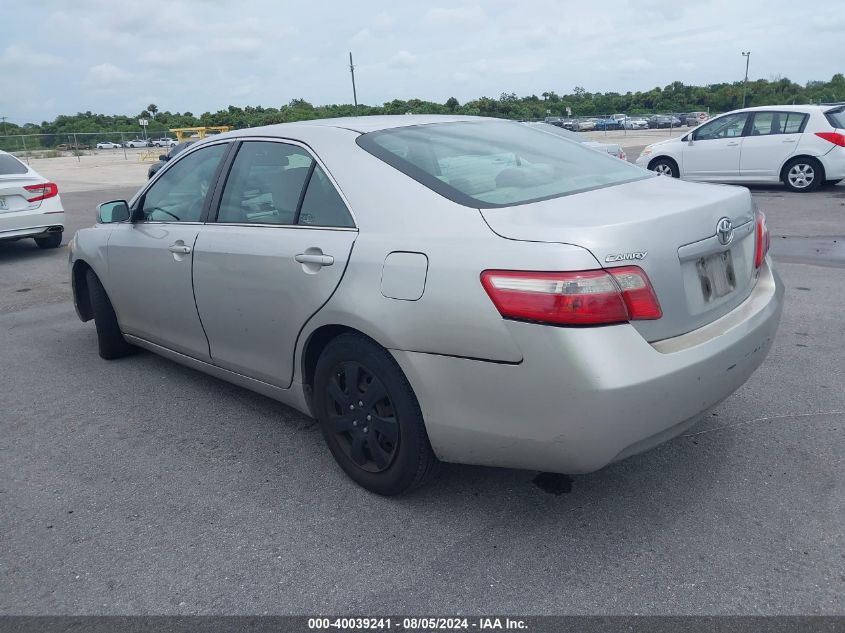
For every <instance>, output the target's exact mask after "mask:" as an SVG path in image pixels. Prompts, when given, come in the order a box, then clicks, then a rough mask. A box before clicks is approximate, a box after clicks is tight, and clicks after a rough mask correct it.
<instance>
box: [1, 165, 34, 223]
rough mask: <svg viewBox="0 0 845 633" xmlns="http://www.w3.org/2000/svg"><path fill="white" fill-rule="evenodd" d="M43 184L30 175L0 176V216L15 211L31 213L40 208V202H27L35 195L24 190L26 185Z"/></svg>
mask: <svg viewBox="0 0 845 633" xmlns="http://www.w3.org/2000/svg"><path fill="white" fill-rule="evenodd" d="M43 182H45V180H44V179H43V178H41V177H40V176H34V175H32V174H5V175H4V174H0V214H3V213H13V212H15V211H33V210H35V209H37V208H38V207H40V206H41V200H36V201H35V202H29V201H28V199H29V198H32V197H35V195H36V194H34V193H32V192H29V191H27V190H26V189H24V187H26V186H27V185H38V184H41V183H43Z"/></svg>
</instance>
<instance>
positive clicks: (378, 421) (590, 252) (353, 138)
mask: <svg viewBox="0 0 845 633" xmlns="http://www.w3.org/2000/svg"><path fill="white" fill-rule="evenodd" d="M98 212H99V222H98V223H97V225H96V226H94V227H93V228H87V229H82V230H80V231H79V232H77V234H76V236H75V237H74V239H73V240H72V242H71V244H70V266H71V279H72V283H73V293H74V300H75V305H76V310H77V313H78V315H79V317H80V318H81V319H82V320H83V321H88V320H90V319H93V320H94V321H95V324H96V329H97V336H98V340H99V351H100V355H101V356H102V357H103V358H116V357H119V356H123V355H126V354H128V353H130V352H131V351H133V349H135V348H136V347H143V348H146V349H148V350H152V351H154V352H156V353H158V354H161V355H163V356H165V357H167V358H170V359H173V360H175V361H177V362H179V363H183V364H185V365H188V366H190V367H194V368H196V369H199V370H201V371H205V372H207V373H209V374H212V375H214V376H217V377H220V378H222V379H224V380H228V381H230V382H232V383H235V384H238V385H241V386H243V387H246V388H248V389H252V390H255V391H257V392H260V393H262V394H265V395H267V396H269V397H271V398H275V399H277V400H280V401H282V402H284V403H286V404H288V405H290V406H292V407H294V408H296V409H298V410H300V411H302V412H304V413H306V414H308V415H311V416H314V417H315V418H316V419H317V420H318V421H319V423H320V426H321V428H322V431H323V434H324V436H325V439H326V442H327V444H328V446H329V448H330V450H331V452H332V453H333V455H334V457H335V458H336V460H337V462H338V463H339V464H340V466H341V468H342V469H343V470H344V471H345V472H346V473H347V474H348V475H349V476H350V477H351V478H352V479H353V480H355V481H356V482H358V483H359V484H360V485H362V486H364V487H365V488H368V489H369V490H371V491H374V492H376V493H379V494H384V495H392V494H398V493H401V492H404V491H406V490H408V489H410V488H412V487H414V486H417V485H419V484H421V483H422V482H424V481H426V480H427V479H428V478H429V477H430V476H431V474H432V473H433V472H434V471H435V469H436V465H437V463H438V461H439V460H442V461H446V462H461V463H468V464H484V465H490V466H504V467H511V468H524V469H534V470H543V471H553V472H561V473H586V472H590V471H593V470H596V469H599V468H601V467H603V466H605V465H606V464H609V463H611V462H614V461H616V460H620V459H623V458H625V457H627V456H629V455H633V454H635V453H639V452H641V451H644V450H646V449H648V448H650V447H652V446H655V445H657V444H659V443H661V442H664V441H666V440H667V439H669V438H671V437H673V436H675V435H678V434H679V433H681V432H682V431H684V430H685V429H686V428H688V427H689V426H691V425H692V424H694V423H695V421H696V420H697V419H698V418H699V416H700V415H701V414H702V413H703V412H705V411H707V410H708V409H710V408H711V407H713V406H714V405H716V404H717V403H718V402H720V401H721V400H723V399H725V398H726V397H727V396H729V395H730V394H731V393H732V392H733V391H734V390H736V389H737V388H738V387H739V386H740V385H742V384H743V383H744V382H745V380H746V379H747V378H748V377H749V376H750V375H751V373H752V372H753V371H754V370H755V369H756V368H757V366H758V365H759V364H760V363H761V362H762V361H763V359H764V358H765V356H766V354H767V352H768V350H769V347H770V346H771V344H772V340H773V338H774V336H775V331H776V329H777V325H778V321H779V319H780V312H781V305H782V299H783V286H782V284H781V282H780V280H779V279H778V277H777V275H776V274H775V273H774V272H773V270H772V267H771V263H770V261H769V259H768V257H767V255H766V252H767V249H768V234H767V230H766V226H765V218H764V217H763V215H762V214H761V213H759V212H757V211H756V209H755V207H754V204H753V203H752V200H751V197H750V195H749V192H748V191H747V190H746V189H743V188H737V187H727V186H713V185H703V184H693V183H687V182H681V181H678V180H675V179H671V178H662V177H659V176H657V175H655V174H653V173H651V172H648V171H646V170H644V169H641V168H638V167H636V166H633V165H630V164H628V163H626V162H623V161H620V160H617V159H615V158H613V157H611V156H608V155H606V154H602V153H599V152H596V151H594V150H591V149H588V148H584V147H582V146H581V145H580V144H578V143H573V142H571V141H568V140H566V139H563V138H560V137H558V136H556V135H553V134H548V133H545V132H542V131H539V130H536V129H533V128H532V127H530V126H526V125H523V124H520V123H516V122H507V121H500V120H495V119H483V118H474V117H438V116H396V117H378V116H374V117H361V118H348V119H335V120H322V121H311V122H304V123H290V124H283V125H275V126H270V127H264V128H258V129H247V130H238V131H235V132H231V133H228V134H223V135H219V136H215V137H214V138H212V139H207V140H205V141H202V142H199V143H197V144H195V145H193V146H191V147H190V148H188V149H187V150H185V151H184V152H183V153H181V154H180V155H179V156H177V157H176V158H175V159H174V160H172V161H169V162H168V163H167V164H166V165H165V166H164V167H163V168H162V169H161V170H160V171H159V173H158V174H156V176H155V177H154V178H153V179H152V180H151V181H150V182H149V183H148V184H147V185H145V186H144V188H143V189H142V190H141V191H139V192H138V193H137V194H136V195H135V197H134V198H132V199H131V200H129V201H128V202H125V201H112V202H108V203H104V204H102V205H100V207H99V210H98ZM118 371H119V366H118ZM174 406H176V403H174Z"/></svg>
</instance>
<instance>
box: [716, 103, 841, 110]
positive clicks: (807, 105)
mask: <svg viewBox="0 0 845 633" xmlns="http://www.w3.org/2000/svg"><path fill="white" fill-rule="evenodd" d="M833 107H835V106H820V105H814V104H811V103H805V104H803V105H776V104H775V105H766V106H754V107H752V108H739V109H738V110H733V112H759V111H760V110H781V111H783V112H807V111H810V110H818V111H819V112H827V111H828V110H830V109H832V108H833Z"/></svg>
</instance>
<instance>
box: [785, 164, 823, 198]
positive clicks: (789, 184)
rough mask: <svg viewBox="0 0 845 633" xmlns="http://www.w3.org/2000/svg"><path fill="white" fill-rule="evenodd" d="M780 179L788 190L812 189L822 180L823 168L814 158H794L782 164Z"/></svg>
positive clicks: (817, 186)
mask: <svg viewBox="0 0 845 633" xmlns="http://www.w3.org/2000/svg"><path fill="white" fill-rule="evenodd" d="M781 180H782V181H783V184H784V185H786V188H787V189H789V190H790V191H796V192H799V193H803V192H805V191H814V190H816V189H818V188H819V187H820V186H821V184H822V183H823V182H824V168H823V167H822V165H821V163H820V162H819V161H817V160H816V159H815V158H803V157H802V158H795V159H793V160H791V161H789V162H788V163H787V164H786V165H784V167H783V172H781Z"/></svg>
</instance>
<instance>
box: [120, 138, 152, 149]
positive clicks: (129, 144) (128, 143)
mask: <svg viewBox="0 0 845 633" xmlns="http://www.w3.org/2000/svg"><path fill="white" fill-rule="evenodd" d="M126 147H150V142H149V141H145V140H144V139H141V138H134V139H132V140H131V141H126Z"/></svg>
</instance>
